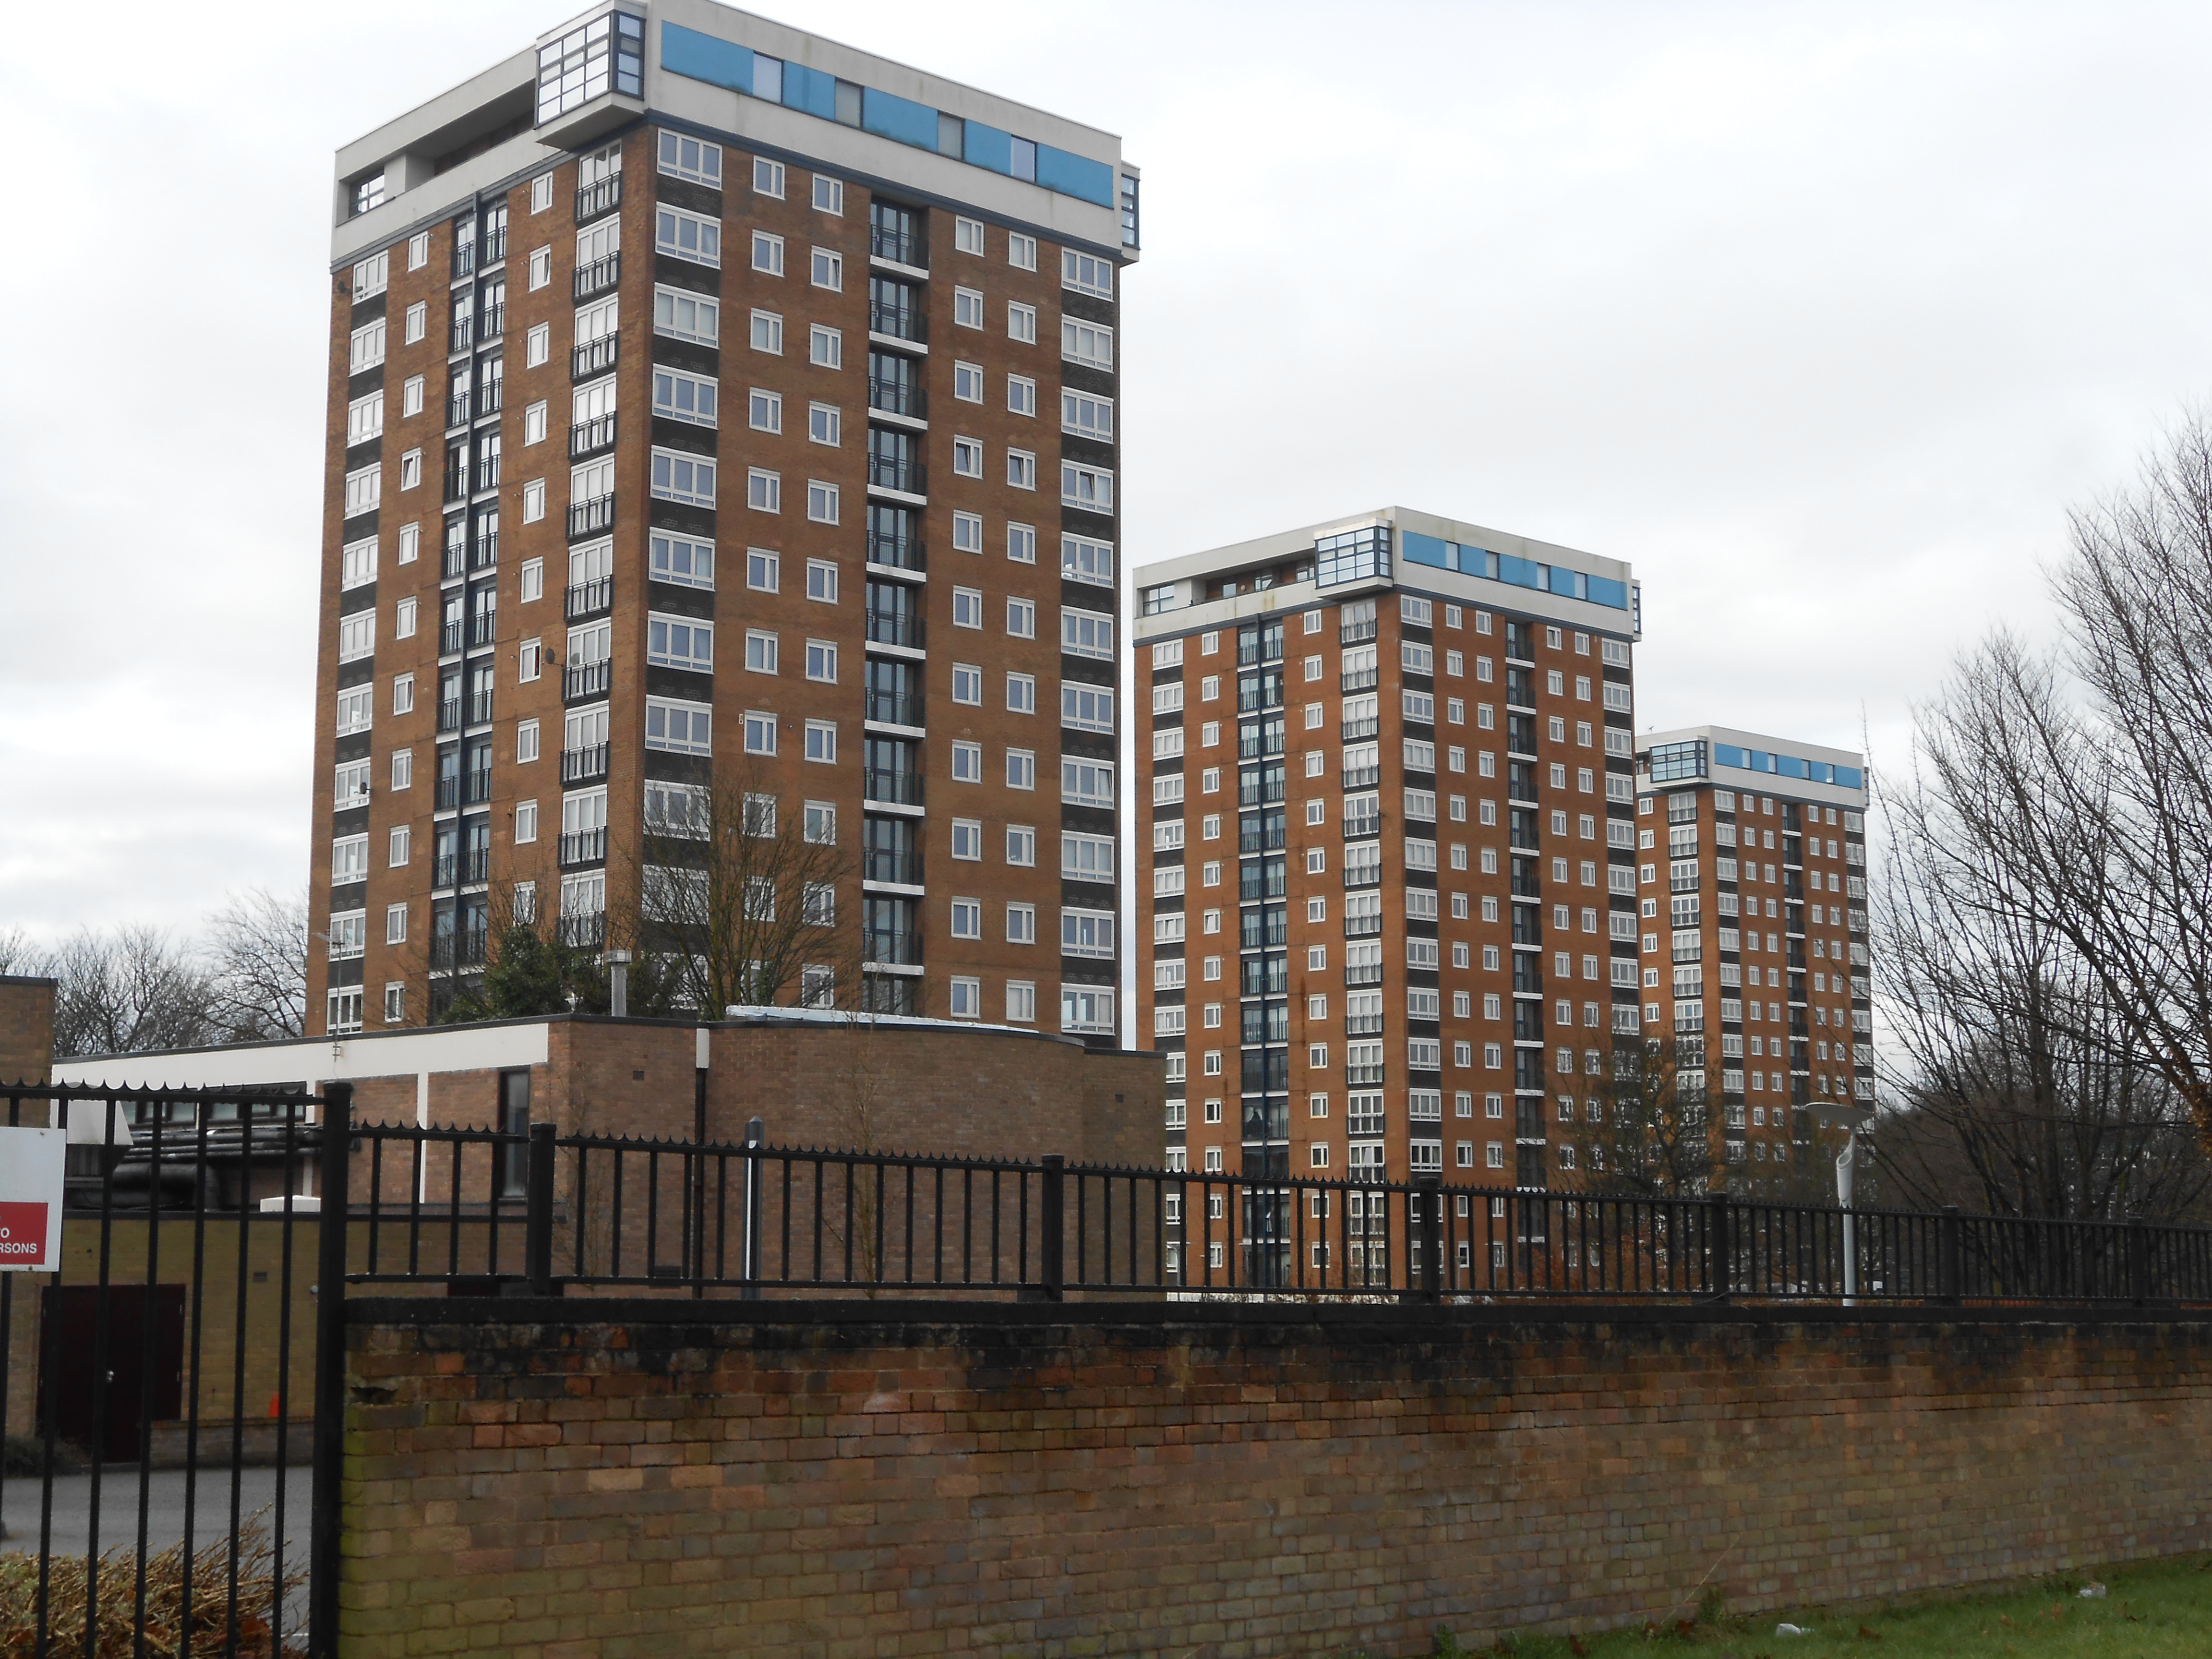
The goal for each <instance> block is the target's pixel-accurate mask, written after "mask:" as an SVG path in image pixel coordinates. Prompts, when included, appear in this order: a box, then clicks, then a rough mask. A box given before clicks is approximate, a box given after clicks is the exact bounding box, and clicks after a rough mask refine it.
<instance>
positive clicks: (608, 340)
mask: <svg viewBox="0 0 2212 1659" xmlns="http://www.w3.org/2000/svg"><path fill="white" fill-rule="evenodd" d="M620 356H622V336H620V335H619V334H602V335H600V336H599V338H598V339H596V340H586V341H585V342H584V343H583V344H581V345H580V346H578V347H577V348H576V349H574V351H572V352H570V353H569V354H568V378H569V379H570V380H590V379H591V378H592V376H593V375H594V374H605V373H606V372H607V371H608V370H609V369H611V368H613V367H614V366H615V363H616V362H617V359H618V358H620Z"/></svg>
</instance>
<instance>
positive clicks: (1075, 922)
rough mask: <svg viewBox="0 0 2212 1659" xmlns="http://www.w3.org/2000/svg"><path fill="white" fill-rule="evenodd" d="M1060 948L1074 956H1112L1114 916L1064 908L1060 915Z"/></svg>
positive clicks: (1068, 954) (1093, 911) (1101, 912)
mask: <svg viewBox="0 0 2212 1659" xmlns="http://www.w3.org/2000/svg"><path fill="white" fill-rule="evenodd" d="M1060 951H1061V952H1062V953H1063V954H1065V955H1067V956H1071V957H1110V956H1112V955H1113V954H1114V913H1113V912H1112V911H1111V910H1085V909H1079V908H1062V909H1061V911H1060Z"/></svg>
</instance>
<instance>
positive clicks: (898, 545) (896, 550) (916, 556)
mask: <svg viewBox="0 0 2212 1659" xmlns="http://www.w3.org/2000/svg"><path fill="white" fill-rule="evenodd" d="M868 562H869V563H870V564H880V565H885V566H888V567H889V568H891V569H893V570H920V569H921V568H922V546H921V537H919V536H895V535H892V534H890V532H886V531H880V530H871V531H870V532H868Z"/></svg>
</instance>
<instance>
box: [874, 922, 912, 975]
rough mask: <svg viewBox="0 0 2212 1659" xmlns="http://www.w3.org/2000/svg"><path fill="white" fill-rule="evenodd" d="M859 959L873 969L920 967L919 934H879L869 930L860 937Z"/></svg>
mask: <svg viewBox="0 0 2212 1659" xmlns="http://www.w3.org/2000/svg"><path fill="white" fill-rule="evenodd" d="M860 955H861V959H862V960H863V961H864V962H866V963H868V964H870V965H871V966H874V967H885V966H888V967H893V968H919V967H921V934H920V933H877V932H875V931H873V930H872V929H871V930H870V931H869V932H868V933H866V934H864V935H863V936H862V940H861V951H860Z"/></svg>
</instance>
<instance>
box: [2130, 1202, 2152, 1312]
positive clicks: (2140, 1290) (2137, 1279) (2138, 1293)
mask: <svg viewBox="0 0 2212 1659" xmlns="http://www.w3.org/2000/svg"><path fill="white" fill-rule="evenodd" d="M2124 1237H2126V1239H2127V1247H2128V1256H2127V1265H2128V1300H2129V1301H2130V1302H2132V1303H2134V1304H2136V1306H2137V1307H2138V1308H2140V1307H2142V1304H2144V1303H2146V1302H2148V1301H2149V1300H2150V1248H2149V1247H2150V1235H2149V1234H2148V1232H2146V1231H2144V1228H2143V1223H2142V1217H2141V1216H2139V1215H2131V1216H2130V1217H2129V1218H2128V1224H2127V1231H2126V1233H2125V1235H2124Z"/></svg>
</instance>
